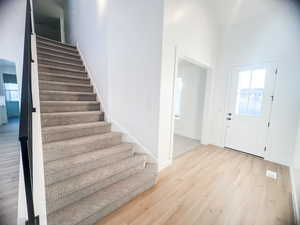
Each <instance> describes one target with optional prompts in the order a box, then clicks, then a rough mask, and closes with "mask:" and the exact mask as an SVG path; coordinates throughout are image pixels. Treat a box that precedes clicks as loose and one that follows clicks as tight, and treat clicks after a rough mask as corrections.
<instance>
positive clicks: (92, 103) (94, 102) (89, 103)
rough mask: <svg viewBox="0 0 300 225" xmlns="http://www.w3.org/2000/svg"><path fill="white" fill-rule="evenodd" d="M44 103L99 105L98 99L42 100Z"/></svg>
mask: <svg viewBox="0 0 300 225" xmlns="http://www.w3.org/2000/svg"><path fill="white" fill-rule="evenodd" d="M41 104H43V105H97V104H100V103H99V102H97V101H41Z"/></svg>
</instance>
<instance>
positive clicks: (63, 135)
mask: <svg viewBox="0 0 300 225" xmlns="http://www.w3.org/2000/svg"><path fill="white" fill-rule="evenodd" d="M109 131H110V126H98V127H88V128H82V129H79V130H72V131H64V132H59V131H57V132H53V133H45V132H43V143H50V142H54V141H62V140H68V139H72V138H78V137H85V136H89V135H96V134H104V133H107V132H109Z"/></svg>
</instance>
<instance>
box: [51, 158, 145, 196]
mask: <svg viewBox="0 0 300 225" xmlns="http://www.w3.org/2000/svg"><path fill="white" fill-rule="evenodd" d="M138 157H139V156H137V155H135V154H133V155H132V156H130V157H127V158H125V159H122V160H120V161H125V160H128V159H130V158H132V159H134V158H138ZM115 164H117V163H112V164H109V165H106V166H103V167H96V168H94V169H91V170H88V171H86V172H83V173H80V174H78V175H75V176H72V177H69V178H67V179H65V180H63V181H59V182H56V183H53V184H50V185H47V186H46V188H47V187H50V186H55V185H57V184H59V183H62V182H65V181H68V180H74V179H76V178H78V177H79V176H82V175H86V174H89V173H92V172H94V171H95V170H99V169H101V168H105V167H109V166H112V165H115ZM135 166H137V165H134V166H129V167H128V169H130V168H134V167H135ZM120 172H122V171H119V172H117V173H115V174H113V175H112V176H114V175H117V174H118V173H120ZM107 178H109V177H105V178H104V179H103V178H101V179H98V180H94V182H93V183H92V184H94V183H97V182H99V181H101V180H105V179H107ZM92 184H89V185H87V186H84V187H81V188H80V189H78V190H75V191H73V190H72V192H65V193H64V194H63V197H62V198H64V197H67V196H68V195H72V194H74V193H76V192H78V191H80V190H82V189H84V188H86V187H88V186H90V185H92ZM59 199H61V198H59ZM47 200H51V198H50V199H47Z"/></svg>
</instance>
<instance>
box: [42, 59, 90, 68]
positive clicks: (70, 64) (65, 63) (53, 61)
mask: <svg viewBox="0 0 300 225" xmlns="http://www.w3.org/2000/svg"><path fill="white" fill-rule="evenodd" d="M40 60H43V61H48V62H52V63H60V64H64V65H68V66H78V67H84V65H83V64H81V65H78V64H74V63H67V62H61V61H59V60H53V59H40ZM43 64H44V63H43ZM44 65H46V64H44Z"/></svg>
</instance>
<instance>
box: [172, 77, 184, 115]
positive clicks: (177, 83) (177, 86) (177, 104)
mask: <svg viewBox="0 0 300 225" xmlns="http://www.w3.org/2000/svg"><path fill="white" fill-rule="evenodd" d="M182 87H183V83H182V78H181V77H176V81H175V93H174V95H175V96H174V98H175V109H174V110H175V118H180V114H181V95H182Z"/></svg>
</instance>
